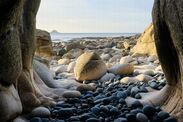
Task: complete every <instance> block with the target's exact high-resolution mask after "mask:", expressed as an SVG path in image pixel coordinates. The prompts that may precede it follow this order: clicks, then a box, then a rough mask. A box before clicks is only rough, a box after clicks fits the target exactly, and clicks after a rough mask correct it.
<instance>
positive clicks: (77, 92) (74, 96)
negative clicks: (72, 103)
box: [62, 90, 81, 98]
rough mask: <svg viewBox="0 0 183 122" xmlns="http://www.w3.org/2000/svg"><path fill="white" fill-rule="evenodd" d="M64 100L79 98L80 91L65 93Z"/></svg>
mask: <svg viewBox="0 0 183 122" xmlns="http://www.w3.org/2000/svg"><path fill="white" fill-rule="evenodd" d="M62 96H63V97H64V98H77V97H80V96H81V93H80V92H79V91H69V90H68V91H65V92H64V93H63V95H62Z"/></svg>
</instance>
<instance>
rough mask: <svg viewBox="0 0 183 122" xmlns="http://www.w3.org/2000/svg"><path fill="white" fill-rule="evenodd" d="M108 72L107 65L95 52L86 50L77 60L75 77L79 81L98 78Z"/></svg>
mask: <svg viewBox="0 0 183 122" xmlns="http://www.w3.org/2000/svg"><path fill="white" fill-rule="evenodd" d="M106 72H107V67H106V65H105V63H104V62H103V61H102V60H101V58H100V57H99V56H98V55H97V54H96V53H94V52H85V53H84V54H82V55H81V56H79V57H78V59H77V60H76V65H75V67H74V74H75V78H76V80H78V81H84V80H97V79H99V78H100V77H102V76H103V75H104V74H105V73H106Z"/></svg>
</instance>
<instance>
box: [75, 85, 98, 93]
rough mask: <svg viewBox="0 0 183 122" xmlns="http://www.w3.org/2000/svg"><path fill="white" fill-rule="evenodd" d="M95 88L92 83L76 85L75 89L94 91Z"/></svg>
mask: <svg viewBox="0 0 183 122" xmlns="http://www.w3.org/2000/svg"><path fill="white" fill-rule="evenodd" d="M95 89H96V87H94V86H92V85H88V84H82V85H80V86H78V87H77V90H78V91H80V92H87V91H94V90H95Z"/></svg>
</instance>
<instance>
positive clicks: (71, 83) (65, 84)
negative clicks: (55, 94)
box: [55, 78, 81, 89]
mask: <svg viewBox="0 0 183 122" xmlns="http://www.w3.org/2000/svg"><path fill="white" fill-rule="evenodd" d="M55 82H58V83H59V84H60V85H61V86H62V88H64V89H72V88H73V87H78V86H80V85H81V84H80V83H78V82H77V81H76V80H73V79H68V78H67V79H58V80H55Z"/></svg>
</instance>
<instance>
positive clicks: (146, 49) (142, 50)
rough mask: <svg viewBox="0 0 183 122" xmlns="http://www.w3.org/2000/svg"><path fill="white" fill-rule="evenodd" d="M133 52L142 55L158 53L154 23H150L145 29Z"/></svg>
mask: <svg viewBox="0 0 183 122" xmlns="http://www.w3.org/2000/svg"><path fill="white" fill-rule="evenodd" d="M131 52H133V53H134V54H142V55H156V47H155V42H154V29H153V24H150V25H149V27H148V28H146V29H145V31H144V33H142V35H141V36H140V37H139V39H138V41H137V44H136V45H135V46H134V47H133V49H132V50H131Z"/></svg>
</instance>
